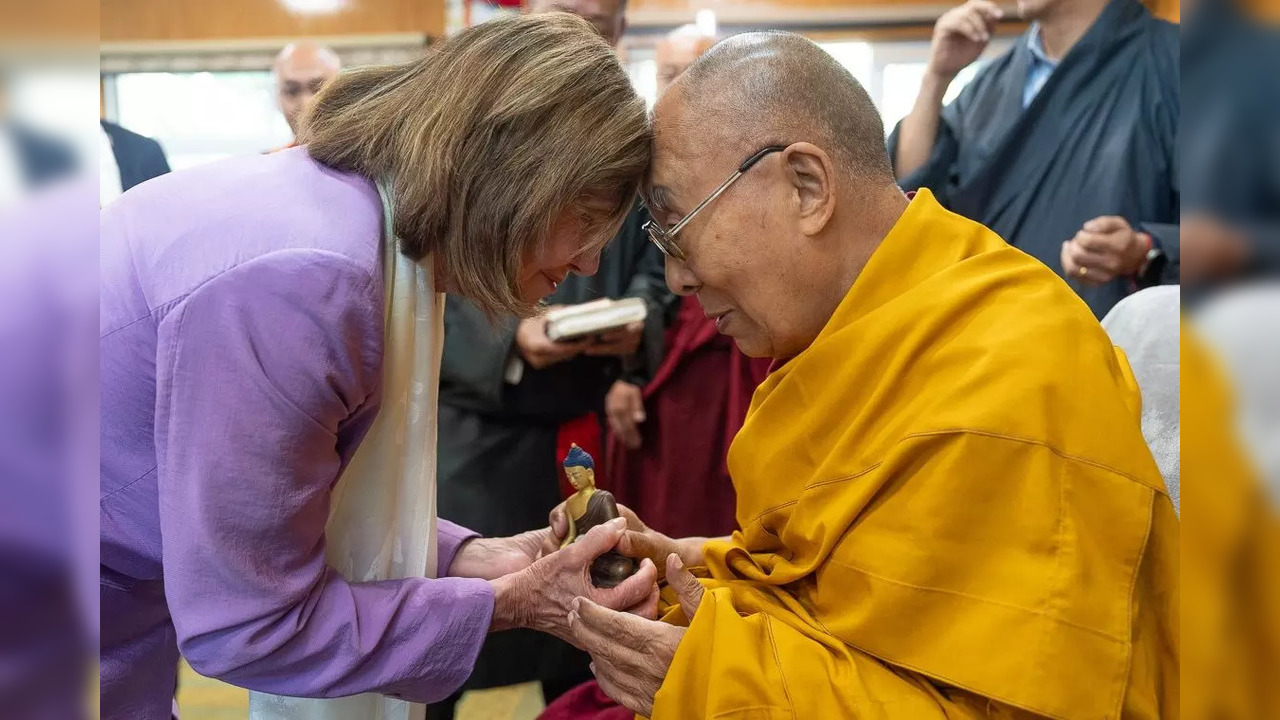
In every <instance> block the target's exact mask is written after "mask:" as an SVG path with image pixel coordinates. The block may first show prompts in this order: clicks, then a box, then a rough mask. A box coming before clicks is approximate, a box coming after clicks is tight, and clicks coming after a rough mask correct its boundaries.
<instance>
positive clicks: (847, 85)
mask: <svg viewBox="0 0 1280 720" xmlns="http://www.w3.org/2000/svg"><path fill="white" fill-rule="evenodd" d="M653 129H654V139H653V160H652V163H651V165H650V172H649V178H648V180H647V182H646V183H645V189H644V196H645V201H646V204H647V205H648V206H649V210H650V213H651V214H652V216H653V222H654V226H655V227H657V228H659V230H658V231H657V233H656V235H655V237H656V239H657V240H660V241H661V243H662V244H661V245H660V246H659V247H662V248H664V250H665V251H666V252H668V254H669V259H668V261H667V285H668V286H669V287H670V288H671V290H672V292H675V293H677V294H679V295H696V296H697V297H698V302H699V303H701V304H702V308H703V311H704V312H705V313H706V314H707V315H708V316H709V317H715V318H716V319H717V323H716V327H717V329H718V330H719V331H720V332H722V333H724V334H726V335H729V336H730V337H732V338H733V339H734V341H735V342H737V344H738V347H739V348H740V349H741V350H742V351H743V352H744V353H746V354H747V355H751V356H769V357H773V358H779V359H786V358H790V357H793V356H794V355H795V354H797V353H799V352H801V351H802V350H803V349H804V348H805V347H808V345H809V344H810V343H811V342H812V341H813V339H814V338H815V337H817V335H818V333H819V332H820V331H821V330H822V328H823V327H824V326H825V325H826V324H827V321H828V320H829V319H830V318H831V315H832V313H833V312H834V311H835V308H836V306H837V305H839V303H840V301H841V300H842V299H843V298H844V297H845V295H846V294H847V293H848V290H849V287H850V286H851V285H852V284H853V281H854V279H855V278H857V276H858V274H859V273H860V272H861V270H862V268H863V267H865V265H866V263H867V261H868V259H869V258H870V257H871V254H872V253H873V252H874V251H875V248H876V247H877V246H878V245H879V243H880V240H881V239H883V238H884V236H885V234H886V233H888V231H889V229H890V228H892V227H893V225H894V223H895V222H897V219H898V217H900V216H901V214H902V211H903V209H904V208H905V207H906V204H907V199H906V197H905V196H904V195H903V193H902V191H901V190H900V189H899V188H898V186H897V183H896V182H895V180H894V177H893V171H892V170H891V169H890V166H889V155H888V153H887V152H886V151H885V138H884V124H883V123H882V122H881V120H880V114H879V113H878V112H877V111H876V108H875V106H874V105H873V104H872V103H871V98H870V97H868V95H867V92H866V91H865V90H863V89H862V86H861V85H859V84H858V81H857V80H855V79H854V78H853V76H852V75H850V74H849V72H848V71H847V70H845V69H844V68H843V67H842V66H841V65H840V64H839V63H838V62H836V61H835V59H834V58H832V57H831V56H830V55H828V54H827V53H826V52H824V51H823V50H822V49H821V48H819V47H818V46H817V45H814V44H813V43H812V42H810V41H808V40H806V39H804V38H802V37H800V36H799V35H793V34H790V33H781V32H762V33H748V34H745V35H738V36H735V37H732V38H729V39H728V40H725V41H724V42H721V43H719V44H717V45H716V46H715V47H713V48H711V49H710V50H709V51H707V53H706V54H704V55H703V56H702V57H701V58H700V59H698V60H697V61H696V62H694V63H693V64H692V65H690V66H689V69H688V70H686V71H685V72H684V74H682V75H680V77H679V78H677V79H676V81H675V82H674V83H673V84H672V85H671V87H670V88H669V89H668V90H667V92H666V93H664V94H663V96H662V98H661V99H660V100H659V101H658V103H657V105H656V106H655V107H654V111H653Z"/></svg>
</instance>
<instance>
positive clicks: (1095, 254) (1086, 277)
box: [1062, 215, 1151, 285]
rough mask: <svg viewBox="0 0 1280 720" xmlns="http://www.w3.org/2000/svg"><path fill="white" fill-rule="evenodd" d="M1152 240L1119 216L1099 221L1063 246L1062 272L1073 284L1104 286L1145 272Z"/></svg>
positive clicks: (1100, 218) (1087, 225)
mask: <svg viewBox="0 0 1280 720" xmlns="http://www.w3.org/2000/svg"><path fill="white" fill-rule="evenodd" d="M1150 249H1151V236H1150V235H1147V234H1146V233H1144V232H1138V231H1137V230H1134V229H1133V228H1132V227H1131V226H1130V225H1129V222H1128V221H1127V220H1125V219H1124V218H1122V217H1117V216H1115V215H1103V216H1101V217H1096V218H1094V219H1092V220H1090V221H1089V222H1087V223H1085V224H1084V227H1082V228H1080V231H1079V232H1077V233H1076V234H1075V237H1073V238H1071V239H1070V240H1068V241H1067V242H1065V243H1063V244H1062V270H1063V273H1064V274H1065V275H1066V276H1067V277H1069V278H1071V279H1072V280H1078V281H1080V282H1082V283H1084V284H1086V285H1103V284H1106V283H1109V282H1111V281H1112V280H1114V279H1116V278H1118V277H1130V276H1134V275H1137V274H1138V273H1139V272H1141V270H1142V267H1143V266H1144V265H1145V264H1146V262H1147V251H1149V250H1150Z"/></svg>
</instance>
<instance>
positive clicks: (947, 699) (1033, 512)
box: [652, 190, 1178, 720]
mask: <svg viewBox="0 0 1280 720" xmlns="http://www.w3.org/2000/svg"><path fill="white" fill-rule="evenodd" d="M1140 403H1141V400H1140V396H1139V393H1138V388H1137V384H1136V382H1135V381H1134V378H1133V375H1132V373H1131V371H1130V369H1129V366H1128V364H1127V362H1126V360H1125V359H1124V356H1123V354H1122V353H1121V352H1120V351H1119V350H1118V349H1116V348H1114V347H1113V346H1112V344H1111V342H1110V340H1109V339H1108V337H1107V335H1106V333H1105V332H1104V331H1103V329H1102V328H1101V326H1100V325H1099V324H1098V322H1097V321H1096V320H1095V319H1094V317H1093V315H1092V314H1091V313H1090V311H1089V309H1088V307H1086V305H1085V304H1084V303H1083V302H1082V301H1081V300H1079V299H1078V298H1077V296H1076V295H1075V293H1073V292H1072V290H1071V289H1070V288H1069V287H1067V285H1066V284H1065V283H1064V282H1063V281H1062V280H1061V279H1060V278H1058V277H1057V276H1056V275H1054V273H1053V272H1052V271H1050V270H1049V269H1048V268H1046V267H1044V266H1043V265H1041V264H1040V263H1039V262H1037V261H1036V260H1034V259H1032V258H1031V257H1029V256H1028V255H1025V254H1024V253H1022V252H1021V251H1019V250H1017V249H1015V248H1013V247H1010V246H1009V245H1007V244H1006V243H1005V242H1004V241H1003V240H1002V239H1000V237H998V236H997V235H996V234H995V233H993V232H992V231H990V230H988V229H987V228H985V227H983V226H981V225H979V224H977V223H975V222H972V221H970V220H967V219H964V218H962V217H960V216H958V215H955V214H952V213H950V212H948V211H946V210H945V209H943V208H942V207H941V206H940V205H939V204H938V203H937V201H936V200H935V199H934V198H933V197H932V196H931V195H930V194H929V192H928V191H926V190H921V191H920V192H919V193H918V194H917V195H916V197H915V198H914V199H913V200H912V201H911V203H910V205H909V207H908V209H907V210H906V212H905V214H904V215H903V216H902V218H901V220H900V221H899V222H898V223H897V224H896V225H895V227H894V228H893V230H892V232H890V234H889V235H888V236H887V237H886V238H885V239H884V241H883V243H882V244H881V246H880V247H879V248H878V249H877V250H876V252H875V253H874V255H873V256H872V258H871V260H870V262H869V263H868V265H867V267H866V268H865V269H864V270H863V272H862V274H861V276H860V277H859V278H858V279H857V281H856V282H855V283H854V285H853V287H852V288H851V289H850V291H849V293H848V295H847V296H846V297H845V299H844V301H843V302H842V303H841V304H840V306H839V308H838V309H837V310H836V312H835V314H834V315H833V316H832V317H831V319H830V321H829V322H828V324H827V326H826V327H825V329H824V330H823V331H822V333H821V334H820V335H819V336H818V338H817V339H816V340H815V341H814V342H813V344H812V345H811V346H810V347H809V348H808V349H806V350H805V351H804V352H802V353H801V354H800V355H798V356H796V357H795V358H793V359H791V360H790V361H789V362H787V363H786V364H785V365H783V366H782V367H781V368H779V369H777V370H775V371H774V372H773V373H772V374H771V375H770V376H769V377H768V379H767V380H766V381H765V382H764V383H763V384H762V385H761V386H760V388H759V390H757V392H756V394H755V396H754V398H753V400H752V404H751V409H750V411H749V413H748V415H747V420H746V423H745V425H744V426H743V428H742V430H741V432H739V433H738V435H737V437H736V438H735V439H734V442H733V445H732V447H731V449H730V452H729V469H730V473H731V475H732V477H733V482H734V486H735V488H736V490H737V494H738V505H737V519H738V523H739V527H740V529H739V530H738V531H737V532H735V533H734V535H733V538H732V540H731V541H729V542H716V543H710V544H708V545H707V547H706V562H707V575H708V576H709V577H707V578H706V579H704V580H703V583H704V585H705V587H706V590H707V592H706V593H705V595H704V597H703V600H702V604H701V606H700V607H699V609H698V611H697V613H696V614H695V616H694V618H693V621H692V623H689V629H688V632H687V634H686V635H685V637H684V639H683V640H682V641H681V643H680V646H679V649H678V651H677V653H676V656H675V659H674V661H673V663H672V665H671V667H670V670H669V671H668V673H667V676H666V679H665V681H664V684H663V685H662V687H661V689H660V690H659V692H658V694H657V696H656V697H655V700H654V707H653V713H652V717H653V718H654V719H655V720H691V719H693V718H717V719H718V720H726V719H734V720H746V719H748V718H750V719H753V720H754V719H760V720H773V719H774V718H778V719H781V718H789V719H799V720H827V719H828V718H909V719H911V720H915V719H917V718H944V717H945V718H968V717H1035V716H1046V717H1059V718H1089V719H1090V720H1094V719H1097V718H1116V717H1126V718H1153V719H1154V718H1157V717H1159V718H1171V717H1177V713H1178V616H1177V613H1178V520H1177V516H1176V514H1175V512H1174V509H1173V505H1172V503H1171V502H1170V500H1169V498H1168V496H1167V495H1166V493H1165V488H1164V483H1163V480H1162V479H1161V476H1160V473H1159V471H1158V469H1157V468H1156V465H1155V462H1154V460H1153V459H1152V457H1151V454H1150V452H1149V450H1148V449H1147V446H1146V444H1145V442H1144V441H1143V438H1142V433H1141V429H1140V422H1139V417H1140V410H1141V406H1140ZM666 619H667V620H668V621H669V622H675V623H678V624H683V623H685V622H687V620H686V619H685V618H684V616H683V613H682V612H680V610H679V609H678V607H677V608H676V609H674V610H673V611H672V612H671V613H669V614H668V616H667V618H666Z"/></svg>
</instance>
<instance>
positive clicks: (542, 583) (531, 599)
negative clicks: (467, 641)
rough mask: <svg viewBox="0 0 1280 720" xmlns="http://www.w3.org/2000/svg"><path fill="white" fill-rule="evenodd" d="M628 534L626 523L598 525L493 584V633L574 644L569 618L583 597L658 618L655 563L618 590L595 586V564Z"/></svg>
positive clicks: (642, 565) (647, 563)
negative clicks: (514, 631) (520, 632)
mask: <svg viewBox="0 0 1280 720" xmlns="http://www.w3.org/2000/svg"><path fill="white" fill-rule="evenodd" d="M625 528H626V523H625V521H624V520H623V519H622V518H616V519H614V520H611V521H610V522H607V523H605V524H603V525H598V526H596V527H594V528H591V531H590V532H588V533H587V534H586V535H584V536H582V537H581V538H579V539H578V540H577V542H574V543H573V544H571V545H569V546H568V547H566V548H564V549H563V550H559V551H556V552H552V553H550V554H547V555H544V556H543V557H541V558H539V559H538V560H536V561H534V562H533V563H532V564H530V565H529V566H528V567H526V568H525V569H524V570H521V571H519V572H516V573H513V574H510V575H505V576H503V577H500V578H497V579H495V580H493V581H492V583H493V589H494V609H493V620H492V622H491V629H492V630H495V631H496V630H506V629H509V628H514V627H526V628H532V629H534V630H538V631H541V632H545V633H547V634H550V635H555V636H556V637H558V638H561V639H563V640H566V641H568V642H570V643H572V642H573V641H574V640H573V637H572V633H571V632H570V631H569V625H568V617H569V610H570V605H571V604H572V603H573V601H574V599H575V598H578V597H584V598H587V599H589V600H591V602H593V603H595V604H597V605H600V606H602V607H605V608H609V609H611V610H619V611H624V612H634V613H638V614H643V615H647V616H650V617H652V616H653V615H655V614H656V612H657V600H658V595H657V579H658V572H657V569H656V568H655V567H654V564H653V562H652V561H642V562H641V563H640V568H639V570H637V571H636V574H634V575H632V576H631V577H629V578H627V579H626V580H624V581H622V584H620V585H618V586H617V587H614V588H609V589H603V588H597V587H595V586H594V585H592V584H591V573H590V570H591V563H592V562H593V561H594V560H595V559H596V558H597V557H599V556H601V555H603V554H604V553H606V552H608V551H609V550H612V549H613V548H614V546H615V545H617V543H618V540H619V539H621V537H622V533H623V532H624V531H625Z"/></svg>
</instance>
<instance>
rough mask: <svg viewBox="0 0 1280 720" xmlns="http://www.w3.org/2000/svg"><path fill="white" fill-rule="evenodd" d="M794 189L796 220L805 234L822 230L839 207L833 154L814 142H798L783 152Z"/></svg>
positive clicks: (783, 159) (788, 175) (788, 176)
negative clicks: (837, 204)
mask: <svg viewBox="0 0 1280 720" xmlns="http://www.w3.org/2000/svg"><path fill="white" fill-rule="evenodd" d="M782 162H783V164H784V166H785V168H786V172H787V178H788V179H789V180H790V181H791V184H792V187H793V188H794V190H795V201H796V206H795V209H796V219H797V220H798V221H799V223H800V226H799V230H800V231H801V232H803V233H804V234H805V235H817V234H818V233H820V232H822V231H823V230H824V229H825V228H826V227H827V223H829V222H830V221H831V216H832V215H833V214H834V213H835V209H836V187H835V182H836V176H835V166H834V165H833V164H832V162H831V156H830V155H827V153H826V151H825V150H823V149H822V148H820V147H818V146H817V145H814V144H812V143H806V142H801V143H795V144H794V145H791V146H789V147H788V148H787V149H786V150H784V151H783V153H782Z"/></svg>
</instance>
